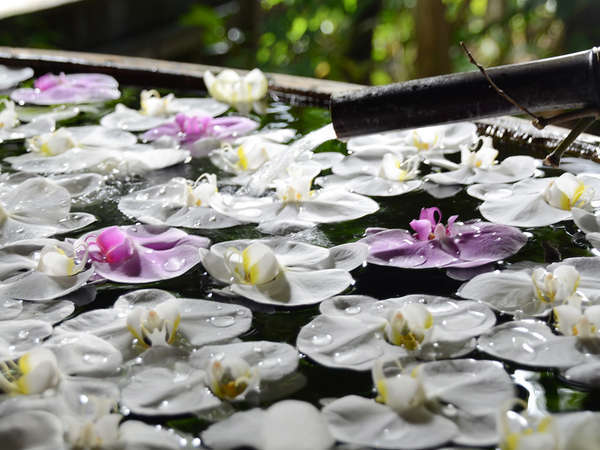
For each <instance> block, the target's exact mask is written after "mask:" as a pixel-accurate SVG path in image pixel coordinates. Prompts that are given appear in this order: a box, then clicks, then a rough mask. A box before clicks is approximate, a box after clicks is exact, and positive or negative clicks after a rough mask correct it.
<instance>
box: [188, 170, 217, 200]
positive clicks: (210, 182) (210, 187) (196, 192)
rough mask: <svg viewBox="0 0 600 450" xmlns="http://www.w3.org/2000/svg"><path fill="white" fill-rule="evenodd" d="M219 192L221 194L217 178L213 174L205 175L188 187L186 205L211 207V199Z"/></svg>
mask: <svg viewBox="0 0 600 450" xmlns="http://www.w3.org/2000/svg"><path fill="white" fill-rule="evenodd" d="M188 183H189V182H188ZM217 192H219V189H218V187H217V176H216V175H214V174H212V173H203V174H202V175H200V176H199V177H198V178H197V179H196V181H195V182H194V183H190V184H187V185H186V204H187V205H188V206H209V204H210V198H211V197H212V196H213V195H214V194H215V193H217Z"/></svg>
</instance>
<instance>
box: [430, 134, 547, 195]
mask: <svg viewBox="0 0 600 450" xmlns="http://www.w3.org/2000/svg"><path fill="white" fill-rule="evenodd" d="M482 140H483V145H482V147H481V148H480V149H479V150H477V151H471V150H469V149H468V148H467V147H463V148H462V149H461V162H460V164H456V163H453V162H451V161H448V160H446V159H435V158H433V159H431V160H430V164H432V165H438V166H441V167H443V168H445V169H448V170H449V171H448V172H442V173H432V174H429V175H428V176H427V179H428V180H430V181H432V182H434V183H437V184H444V185H452V184H465V185H466V184H474V183H484V184H492V183H513V182H515V181H519V180H523V179H525V178H529V177H532V176H534V175H536V174H537V167H538V166H539V165H540V163H539V161H537V160H536V159H534V158H532V157H530V156H509V157H508V158H506V159H504V160H503V161H502V162H500V163H499V164H498V163H497V161H496V156H497V155H498V151H497V150H496V149H494V148H493V147H492V142H491V138H482Z"/></svg>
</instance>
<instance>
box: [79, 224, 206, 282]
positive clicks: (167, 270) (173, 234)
mask: <svg viewBox="0 0 600 450" xmlns="http://www.w3.org/2000/svg"><path fill="white" fill-rule="evenodd" d="M85 242H86V243H87V244H88V251H89V257H90V259H91V261H92V265H93V267H94V270H95V272H96V274H97V275H100V276H101V277H102V278H105V279H107V280H110V281H115V282H118V283H148V282H152V281H158V280H166V279H168V278H174V277H177V276H179V275H182V274H183V273H185V272H187V271H188V270H190V269H191V268H192V267H194V266H195V265H196V264H198V263H199V262H200V252H199V249H201V248H207V247H208V245H209V244H210V240H209V239H207V238H204V237H200V236H193V235H188V234H187V233H185V232H184V231H181V230H178V229H177V228H167V227H159V226H149V225H134V226H122V227H117V226H112V227H108V228H104V229H102V230H98V231H94V232H92V233H90V234H88V235H87V236H86V237H85Z"/></svg>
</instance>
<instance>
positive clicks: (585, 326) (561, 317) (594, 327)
mask: <svg viewBox="0 0 600 450" xmlns="http://www.w3.org/2000/svg"><path fill="white" fill-rule="evenodd" d="M553 313H554V320H555V327H556V329H557V330H558V331H559V332H560V333H562V334H563V335H565V336H577V337H578V338H581V339H597V338H600V333H599V330H600V305H593V306H588V307H587V308H585V309H584V310H583V311H582V307H581V304H573V303H569V304H565V305H560V306H557V307H555V308H554V309H553Z"/></svg>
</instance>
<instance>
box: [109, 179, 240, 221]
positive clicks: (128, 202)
mask: <svg viewBox="0 0 600 450" xmlns="http://www.w3.org/2000/svg"><path fill="white" fill-rule="evenodd" d="M214 195H219V194H218V189H217V177H216V176H215V175H213V174H203V175H201V176H200V177H199V178H198V179H197V180H196V181H191V180H186V179H184V178H172V179H171V180H170V181H169V182H167V183H165V184H161V185H158V186H152V187H150V188H148V189H143V190H141V191H137V192H134V193H132V194H129V195H126V196H124V197H122V198H121V200H119V210H120V211H121V212H122V213H123V214H125V215H126V216H129V217H134V218H136V219H137V220H139V221H141V222H143V223H148V224H152V225H168V226H174V227H185V228H201V229H202V228H204V229H208V228H227V227H232V226H235V225H239V224H240V223H241V222H240V221H238V220H235V219H233V218H231V217H229V216H226V215H224V214H221V213H218V212H217V211H215V210H214V209H213V208H211V207H210V199H211V198H212V197H213V196H214Z"/></svg>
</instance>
